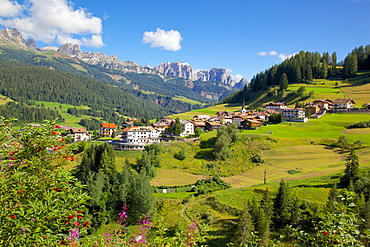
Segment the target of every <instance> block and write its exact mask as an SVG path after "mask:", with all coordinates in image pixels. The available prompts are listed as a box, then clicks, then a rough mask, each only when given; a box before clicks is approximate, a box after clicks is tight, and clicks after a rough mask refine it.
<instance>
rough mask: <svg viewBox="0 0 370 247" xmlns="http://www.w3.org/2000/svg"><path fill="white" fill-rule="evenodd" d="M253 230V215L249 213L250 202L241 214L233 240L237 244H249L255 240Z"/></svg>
mask: <svg viewBox="0 0 370 247" xmlns="http://www.w3.org/2000/svg"><path fill="white" fill-rule="evenodd" d="M253 231H254V225H253V220H252V216H251V215H250V213H249V207H248V204H246V205H245V207H244V210H243V212H242V214H241V216H240V217H239V221H238V224H237V226H236V230H235V235H234V241H233V242H234V243H235V244H236V246H248V245H249V244H250V243H251V242H252V241H253V239H252V238H253Z"/></svg>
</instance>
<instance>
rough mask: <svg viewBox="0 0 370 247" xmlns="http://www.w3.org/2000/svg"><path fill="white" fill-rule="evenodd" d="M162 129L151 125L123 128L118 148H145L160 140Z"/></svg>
mask: <svg viewBox="0 0 370 247" xmlns="http://www.w3.org/2000/svg"><path fill="white" fill-rule="evenodd" d="M159 135H160V131H159V130H157V129H155V128H153V127H150V126H135V127H127V128H124V129H123V130H122V141H121V142H119V143H118V142H116V143H115V144H114V145H119V147H118V148H117V149H123V150H125V149H126V150H135V149H137V150H143V149H144V147H145V146H146V145H148V144H152V143H156V142H160V138H159Z"/></svg>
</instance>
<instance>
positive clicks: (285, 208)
mask: <svg viewBox="0 0 370 247" xmlns="http://www.w3.org/2000/svg"><path fill="white" fill-rule="evenodd" d="M273 201H274V218H273V222H274V225H275V227H276V228H277V229H279V228H281V227H284V226H285V225H287V224H290V223H292V222H293V221H294V220H295V218H296V217H297V212H298V211H297V210H298V207H299V205H298V204H299V203H298V199H297V198H296V197H294V196H293V195H292V194H291V191H290V188H289V186H288V184H287V183H286V182H285V181H284V180H283V179H282V180H281V181H280V186H279V189H278V192H277V193H276V196H275V198H274V200H273Z"/></svg>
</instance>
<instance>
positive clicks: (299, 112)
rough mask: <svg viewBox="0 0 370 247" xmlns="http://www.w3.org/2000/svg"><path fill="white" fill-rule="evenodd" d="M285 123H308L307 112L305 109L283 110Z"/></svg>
mask: <svg viewBox="0 0 370 247" xmlns="http://www.w3.org/2000/svg"><path fill="white" fill-rule="evenodd" d="M283 118H284V121H287V122H303V123H305V122H307V121H308V118H307V117H306V113H305V110H304V109H303V108H286V109H284V110H283Z"/></svg>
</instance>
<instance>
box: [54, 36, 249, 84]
mask: <svg viewBox="0 0 370 247" xmlns="http://www.w3.org/2000/svg"><path fill="white" fill-rule="evenodd" d="M58 51H59V52H60V53H63V54H65V55H68V56H73V57H75V58H77V59H80V60H81V61H84V62H86V63H88V64H93V65H99V66H103V67H105V68H107V69H117V70H121V71H124V72H125V73H127V72H136V73H147V74H156V75H163V76H172V77H180V78H184V79H187V80H190V81H210V82H222V83H223V84H225V85H227V86H230V87H233V88H238V89H241V88H243V87H244V85H246V84H247V80H246V79H245V78H242V79H241V80H240V81H239V82H236V81H235V80H234V79H233V78H232V76H231V75H229V74H228V73H227V70H226V69H222V68H213V69H211V70H209V71H207V70H200V71H195V70H193V68H192V66H191V65H189V64H187V63H180V62H173V63H170V62H164V63H161V64H159V65H157V66H155V67H154V68H150V67H148V66H145V67H142V66H139V65H138V64H137V63H135V62H133V61H120V60H119V59H118V57H117V56H115V55H111V56H107V55H105V54H104V53H101V52H82V51H81V49H80V46H79V45H78V44H76V45H72V44H71V43H67V44H64V45H62V46H61V47H60V48H59V49H58Z"/></svg>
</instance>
